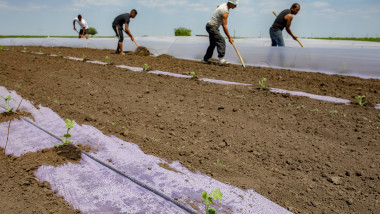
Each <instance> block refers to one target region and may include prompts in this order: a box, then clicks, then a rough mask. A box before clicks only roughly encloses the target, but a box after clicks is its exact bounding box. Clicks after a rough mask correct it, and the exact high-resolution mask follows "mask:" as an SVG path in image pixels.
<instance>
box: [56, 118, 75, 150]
mask: <svg viewBox="0 0 380 214" xmlns="http://www.w3.org/2000/svg"><path fill="white" fill-rule="evenodd" d="M65 123H66V129H67V132H66V134H64V135H63V137H64V138H65V139H63V138H61V140H62V143H63V144H56V145H58V146H61V145H68V144H70V143H72V142H73V140H69V138H70V137H71V135H70V134H69V131H70V129H71V128H73V127H74V125H75V123H74V122H71V120H69V119H66V120H65Z"/></svg>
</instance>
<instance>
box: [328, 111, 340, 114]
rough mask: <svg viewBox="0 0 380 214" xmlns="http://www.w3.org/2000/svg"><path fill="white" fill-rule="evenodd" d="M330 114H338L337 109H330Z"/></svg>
mask: <svg viewBox="0 0 380 214" xmlns="http://www.w3.org/2000/svg"><path fill="white" fill-rule="evenodd" d="M329 114H338V111H337V110H331V111H329Z"/></svg>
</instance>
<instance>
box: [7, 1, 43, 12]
mask: <svg viewBox="0 0 380 214" xmlns="http://www.w3.org/2000/svg"><path fill="white" fill-rule="evenodd" d="M44 8H47V6H46V5H36V4H28V5H23V6H22V7H21V6H15V5H10V4H8V2H6V1H0V9H6V10H19V11H30V10H39V9H44Z"/></svg>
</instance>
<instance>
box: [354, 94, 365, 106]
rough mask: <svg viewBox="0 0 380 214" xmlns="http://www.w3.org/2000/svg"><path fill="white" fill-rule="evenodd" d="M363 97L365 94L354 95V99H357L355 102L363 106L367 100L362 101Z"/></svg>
mask: <svg viewBox="0 0 380 214" xmlns="http://www.w3.org/2000/svg"><path fill="white" fill-rule="evenodd" d="M364 98H365V96H356V97H355V100H357V102H358V104H359V105H360V106H364V105H365V104H367V101H363V100H364Z"/></svg>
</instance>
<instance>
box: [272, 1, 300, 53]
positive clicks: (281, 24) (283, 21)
mask: <svg viewBox="0 0 380 214" xmlns="http://www.w3.org/2000/svg"><path fill="white" fill-rule="evenodd" d="M300 9H301V6H300V5H299V4H298V3H294V4H293V5H292V7H291V8H290V9H286V10H283V11H282V12H281V13H280V14H278V16H277V18H276V20H275V21H274V23H273V25H272V27H271V28H270V29H269V34H270V38H271V40H272V46H279V47H283V46H285V43H284V38H283V37H282V30H283V29H284V28H285V29H286V31H287V32H288V33H289V35H290V36H292V37H293V39H294V40H297V37H296V36H295V35H294V34H293V32H292V31H291V30H290V25H291V24H292V20H293V15H297V13H298V11H299V10H300Z"/></svg>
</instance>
